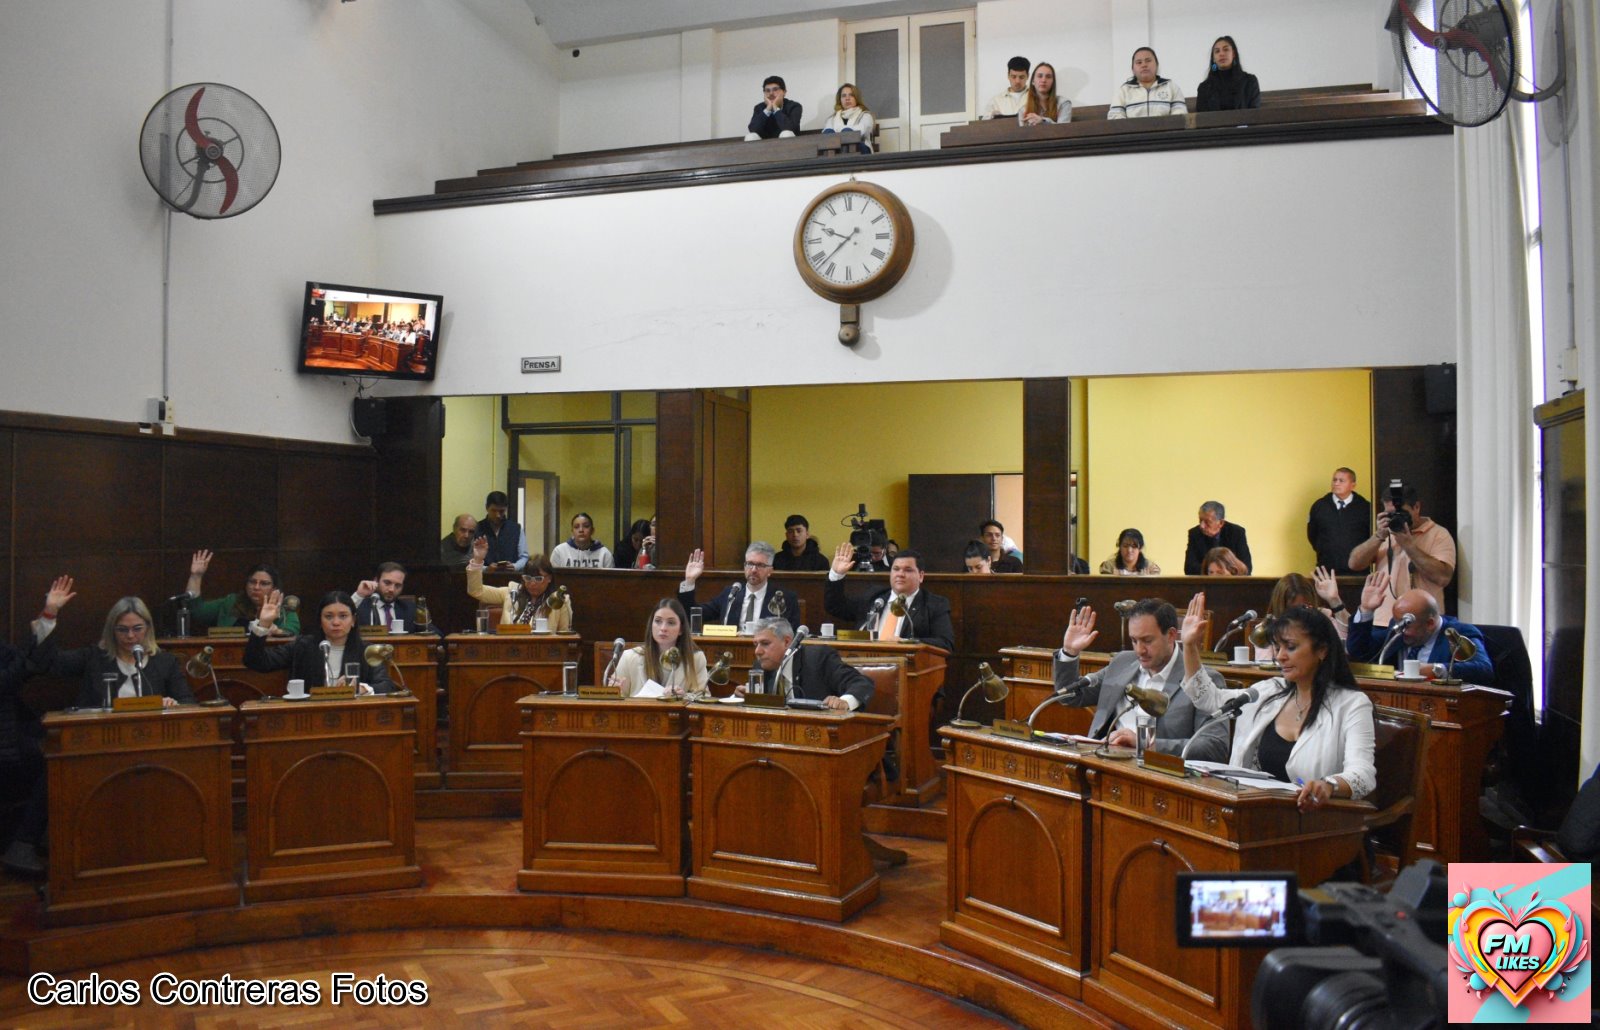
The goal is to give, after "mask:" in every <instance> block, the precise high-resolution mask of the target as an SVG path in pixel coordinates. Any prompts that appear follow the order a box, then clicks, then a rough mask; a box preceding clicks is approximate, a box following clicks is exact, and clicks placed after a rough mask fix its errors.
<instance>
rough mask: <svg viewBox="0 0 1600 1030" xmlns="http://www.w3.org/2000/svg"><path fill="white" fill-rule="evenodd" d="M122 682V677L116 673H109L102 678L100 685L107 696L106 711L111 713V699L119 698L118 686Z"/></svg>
mask: <svg viewBox="0 0 1600 1030" xmlns="http://www.w3.org/2000/svg"><path fill="white" fill-rule="evenodd" d="M121 682H122V677H121V676H120V675H118V674H117V673H114V672H108V673H106V674H105V675H103V676H101V677H100V685H101V687H102V688H103V692H104V694H105V696H106V711H108V712H109V711H111V699H112V698H114V697H116V696H117V684H119V683H121Z"/></svg>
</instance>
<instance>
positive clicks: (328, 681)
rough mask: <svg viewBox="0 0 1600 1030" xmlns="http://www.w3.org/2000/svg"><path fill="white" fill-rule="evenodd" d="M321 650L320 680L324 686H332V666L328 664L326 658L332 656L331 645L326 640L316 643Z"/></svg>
mask: <svg viewBox="0 0 1600 1030" xmlns="http://www.w3.org/2000/svg"><path fill="white" fill-rule="evenodd" d="M317 647H318V648H320V649H321V651H322V682H323V685H324V686H329V687H331V686H333V667H332V666H331V665H329V664H328V659H329V658H331V657H332V656H333V645H332V644H330V643H328V642H327V641H326V640H324V641H322V642H321V643H319V644H318V645H317Z"/></svg>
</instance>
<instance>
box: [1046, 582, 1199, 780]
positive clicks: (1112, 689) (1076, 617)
mask: <svg viewBox="0 0 1600 1030" xmlns="http://www.w3.org/2000/svg"><path fill="white" fill-rule="evenodd" d="M1094 622H1095V615H1094V609H1093V608H1090V607H1089V606H1087V605H1085V606H1084V607H1082V608H1079V609H1078V610H1077V611H1075V612H1073V613H1072V619H1071V620H1070V621H1069V622H1068V623H1067V631H1066V633H1064V634H1063V635H1062V637H1061V650H1059V651H1057V652H1056V654H1055V656H1054V659H1053V661H1052V662H1051V666H1052V672H1053V673H1054V676H1055V683H1056V690H1057V691H1063V690H1066V689H1068V688H1070V687H1071V686H1072V685H1073V684H1075V683H1077V682H1078V680H1079V675H1078V655H1079V654H1080V653H1082V651H1083V649H1084V648H1086V647H1088V646H1089V645H1090V644H1091V643H1093V642H1094V638H1095V637H1097V636H1098V635H1099V633H1098V632H1097V631H1096V630H1095V628H1094ZM1128 641H1129V643H1131V644H1132V645H1133V650H1131V651H1122V652H1120V653H1118V654H1115V655H1113V656H1112V658H1111V661H1110V663H1109V664H1108V665H1106V667H1105V668H1104V669H1101V670H1100V671H1099V672H1096V673H1092V674H1090V675H1089V676H1088V677H1087V679H1088V682H1087V683H1085V684H1084V685H1083V686H1081V687H1079V688H1078V693H1077V698H1076V701H1075V702H1068V703H1072V704H1073V705H1074V707H1077V708H1088V707H1090V706H1094V708H1095V713H1094V721H1093V722H1091V723H1090V724H1089V736H1091V737H1098V738H1100V739H1102V740H1104V741H1105V742H1106V743H1107V744H1110V745H1112V746H1113V747H1133V746H1135V744H1136V743H1137V741H1136V738H1135V735H1134V734H1135V729H1134V728H1135V726H1137V724H1138V716H1139V711H1140V709H1139V706H1138V705H1137V704H1135V703H1134V702H1133V700H1132V699H1131V698H1129V697H1128V696H1127V692H1128V688H1129V687H1133V686H1137V687H1141V688H1144V689H1156V690H1160V691H1161V692H1162V693H1163V694H1165V695H1167V710H1166V712H1165V713H1163V714H1162V715H1160V716H1159V717H1157V719H1156V739H1155V744H1154V747H1155V749H1156V750H1157V751H1160V752H1163V753H1165V754H1169V755H1176V754H1181V753H1182V752H1183V749H1184V745H1186V744H1188V743H1189V738H1190V737H1195V741H1194V744H1193V746H1192V747H1190V748H1189V753H1188V755H1187V757H1188V758H1192V759H1197V760H1200V761H1206V762H1226V761H1227V760H1228V752H1229V748H1230V741H1229V739H1228V727H1227V724H1226V722H1225V721H1224V720H1218V721H1217V722H1214V723H1212V724H1211V725H1209V726H1206V727H1205V728H1204V729H1202V730H1200V732H1199V733H1198V734H1196V732H1195V731H1196V730H1197V729H1199V727H1200V726H1201V724H1202V723H1204V722H1205V717H1204V716H1202V715H1201V714H1200V713H1199V712H1197V711H1195V707H1194V704H1193V702H1191V701H1190V700H1189V696H1188V695H1187V694H1185V693H1184V692H1183V687H1182V684H1183V661H1182V657H1181V652H1180V651H1179V649H1178V646H1177V644H1178V611H1177V609H1176V608H1174V607H1172V605H1170V604H1168V603H1167V602H1165V601H1160V600H1156V599H1154V598H1151V599H1147V600H1144V601H1140V602H1139V603H1138V604H1136V605H1134V606H1133V610H1132V611H1130V612H1129V613H1128ZM1201 674H1202V675H1204V676H1207V677H1209V678H1210V679H1211V680H1212V682H1214V683H1215V684H1216V685H1217V686H1219V687H1220V686H1222V677H1221V675H1219V674H1218V673H1217V671H1216V670H1215V669H1205V670H1203V671H1202V673H1201Z"/></svg>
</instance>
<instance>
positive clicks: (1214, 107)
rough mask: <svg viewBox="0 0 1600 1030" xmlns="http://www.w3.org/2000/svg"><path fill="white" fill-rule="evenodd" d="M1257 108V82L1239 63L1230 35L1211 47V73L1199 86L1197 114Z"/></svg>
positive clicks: (1258, 95) (1237, 49) (1258, 103)
mask: <svg viewBox="0 0 1600 1030" xmlns="http://www.w3.org/2000/svg"><path fill="white" fill-rule="evenodd" d="M1260 106H1261V83H1259V82H1257V81H1256V77H1255V76H1254V75H1251V74H1250V73H1249V72H1247V71H1245V70H1244V67H1243V66H1242V65H1241V64H1240V63H1239V48H1238V47H1237V46H1235V45H1234V42H1233V37H1232V36H1218V37H1217V41H1216V42H1215V43H1213V44H1211V73H1210V74H1209V75H1207V76H1206V79H1205V81H1204V82H1202V83H1200V105H1199V110H1201V111H1243V110H1247V109H1249V108H1255V107H1260Z"/></svg>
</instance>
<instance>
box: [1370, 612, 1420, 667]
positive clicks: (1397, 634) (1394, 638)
mask: <svg viewBox="0 0 1600 1030" xmlns="http://www.w3.org/2000/svg"><path fill="white" fill-rule="evenodd" d="M1416 621H1417V617H1416V616H1415V615H1402V616H1400V618H1398V619H1396V620H1395V621H1393V622H1391V623H1390V624H1389V639H1388V640H1385V641H1384V642H1383V650H1381V651H1379V652H1378V661H1377V664H1378V665H1382V664H1383V663H1384V660H1385V659H1386V658H1387V657H1388V654H1389V648H1391V647H1393V646H1394V645H1395V644H1396V643H1398V642H1399V641H1401V640H1403V639H1405V638H1404V636H1402V633H1403V632H1404V630H1405V629H1406V627H1407V626H1411V625H1413V624H1415V623H1416Z"/></svg>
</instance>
